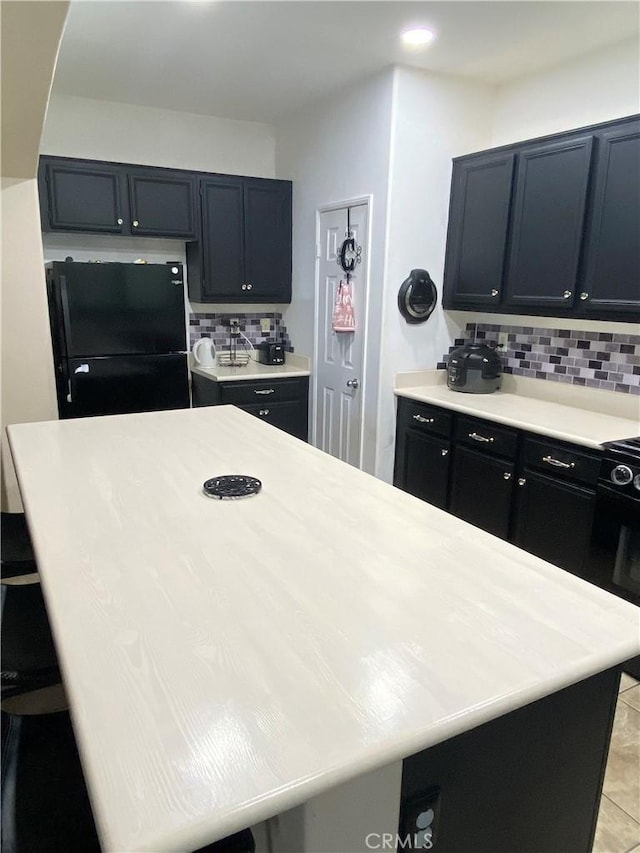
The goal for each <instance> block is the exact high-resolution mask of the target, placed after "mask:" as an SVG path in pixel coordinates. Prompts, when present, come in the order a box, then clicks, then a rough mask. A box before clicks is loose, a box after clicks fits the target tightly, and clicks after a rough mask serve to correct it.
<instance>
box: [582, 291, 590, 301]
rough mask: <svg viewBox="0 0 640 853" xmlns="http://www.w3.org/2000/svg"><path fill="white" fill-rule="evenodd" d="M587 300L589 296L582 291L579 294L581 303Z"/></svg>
mask: <svg viewBox="0 0 640 853" xmlns="http://www.w3.org/2000/svg"><path fill="white" fill-rule="evenodd" d="M588 298H589V294H588V293H587V292H586V291H584V290H583V291H582V293H581V294H580V299H582V301H583V302H584V301H585V300H587V299H588Z"/></svg>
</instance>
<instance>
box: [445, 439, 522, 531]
mask: <svg viewBox="0 0 640 853" xmlns="http://www.w3.org/2000/svg"><path fill="white" fill-rule="evenodd" d="M513 473H514V464H513V463H512V462H505V461H503V460H501V459H496V458H495V457H492V456H488V455H484V454H482V453H478V452H476V451H475V450H467V448H466V447H456V450H455V459H454V465H453V480H452V484H451V505H450V510H451V512H452V513H453V514H454V515H457V516H458V518H462V519H464V520H465V521H468V522H470V523H471V524H475V526H476V527H481V528H482V529H483V530H487V531H488V532H489V533H493V534H494V535H495V536H500V538H502V539H506V538H507V536H508V534H509V520H510V517H511V498H512V495H513Z"/></svg>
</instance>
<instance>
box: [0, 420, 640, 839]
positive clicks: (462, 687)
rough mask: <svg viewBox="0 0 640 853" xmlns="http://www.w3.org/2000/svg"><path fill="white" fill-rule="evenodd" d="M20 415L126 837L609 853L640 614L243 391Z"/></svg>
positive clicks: (75, 692) (34, 522) (81, 716)
mask: <svg viewBox="0 0 640 853" xmlns="http://www.w3.org/2000/svg"><path fill="white" fill-rule="evenodd" d="M8 432H9V440H10V445H11V451H12V454H13V458H14V461H15V465H16V470H17V474H18V479H19V483H20V489H21V493H22V497H23V501H24V504H25V510H26V513H27V518H28V521H29V526H30V530H31V533H32V537H33V541H34V548H35V552H36V556H37V561H38V566H39V570H40V573H41V577H42V583H43V587H44V592H45V597H46V601H47V607H48V610H49V614H50V619H51V624H52V628H53V632H54V636H55V639H56V645H57V648H58V653H59V657H60V661H61V665H62V670H63V673H64V678H65V685H66V689H67V693H68V696H69V702H70V708H71V713H72V719H73V724H74V730H75V733H76V737H77V740H78V746H79V750H80V755H81V758H82V762H83V768H84V772H85V776H86V779H87V784H88V788H89V792H90V796H91V801H92V806H93V810H94V815H95V818H96V824H97V827H98V831H99V834H100V837H101V841H102V844H103V848H104V850H105V851H127V853H136V851H155V853H162V851H184V850H195V849H197V848H199V847H202V846H204V845H205V844H207V843H209V842H211V841H214V840H216V839H218V838H222V837H224V836H226V835H228V834H230V833H232V832H234V831H236V830H237V829H239V828H242V827H245V826H249V825H255V824H257V823H259V822H260V821H263V820H265V819H267V818H271V817H273V816H275V815H279V816H280V817H279V818H278V821H277V822H275V823H273V824H272V825H271V826H270V842H269V844H270V847H271V849H272V850H274V851H285V850H290V851H297V853H303V851H307V850H317V851H321V850H322V851H328V850H331V851H341V853H347V851H354V853H355V851H360V850H362V851H365V850H368V849H387V850H388V849H393V848H390V847H389V846H388V845H387V846H386V847H383V846H381V845H382V844H383V843H384V839H383V835H384V833H385V832H388V833H392V834H393V833H396V832H398V831H399V822H402V827H403V828H404V829H405V830H406V829H407V828H409V827H412V826H414V825H415V826H416V827H417V828H418V829H420V830H421V831H422V832H423V833H424V832H427V833H428V832H431V835H424V834H423V835H422V836H421V837H420V839H419V840H420V845H418V846H424V847H425V848H427V849H428V848H429V846H430V845H431V847H432V848H433V849H435V850H447V851H451V850H453V849H457V850H458V851H461V848H460V845H459V842H458V841H455V840H454V841H451V839H456V838H457V839H459V838H460V837H465V838H467V839H469V838H474V839H475V843H474V845H473V848H469V849H474V851H480V850H485V849H486V850H492V851H495V852H497V851H499V850H510V851H514V850H519V851H520V850H525V849H526V850H537V851H540V850H544V851H545V853H550V851H551V850H552V849H553V850H557V851H558V853H560V851H562V853H568V851H569V849H571V850H576V851H578V850H581V851H586V850H587V849H588V845H589V843H590V839H592V836H593V824H594V823H595V813H596V812H597V800H598V797H599V794H600V787H601V783H602V773H603V769H604V761H605V758H606V748H607V743H608V738H609V734H610V727H611V722H612V715H613V707H614V704H615V693H616V688H617V672H616V667H617V665H618V664H619V663H620V662H621V661H623V660H625V659H627V658H630V657H632V656H633V655H635V654H637V653H638V651H640V638H639V627H640V622H639V611H638V609H637V608H635V607H634V606H633V605H630V604H628V603H626V602H624V601H621V600H619V599H616V598H614V597H612V596H610V595H608V594H607V593H604V592H602V591H601V590H599V589H596V588H595V587H593V586H591V585H589V584H587V583H585V582H583V581H581V580H579V579H577V578H575V577H573V576H571V575H569V574H567V573H565V572H563V571H561V570H559V569H557V568H555V567H553V566H551V565H549V564H547V563H545V562H543V561H541V560H539V559H538V558H536V557H533V556H531V555H529V554H527V553H525V552H524V551H521V550H518V549H517V548H515V547H513V546H511V545H509V544H508V543H505V542H501V541H497V540H496V539H495V538H494V537H492V536H490V535H489V534H486V533H484V532H483V531H480V530H477V529H475V528H473V527H471V526H470V525H468V524H466V523H465V522H462V521H460V520H459V519H456V518H454V517H452V516H449V515H447V514H446V513H444V512H441V511H440V510H438V509H435V508H433V507H431V506H429V505H427V504H425V503H423V502H422V501H420V500H418V499H416V498H413V497H412V496H410V495H407V494H404V493H403V492H401V491H399V490H397V489H394V488H393V487H391V486H389V485H388V484H386V483H384V482H382V481H379V480H376V479H375V478H373V477H371V476H369V475H367V474H364V473H363V472H361V471H358V470H357V469H355V468H352V467H350V466H348V465H346V464H344V463H342V462H340V461H338V460H336V459H333V458H332V457H330V456H328V455H326V454H324V453H322V452H321V451H319V450H317V449H315V448H313V447H310V446H309V445H307V444H305V443H304V442H302V441H298V440H296V439H294V438H292V437H291V436H289V435H287V434H285V433H284V432H282V431H280V430H277V429H275V428H273V427H271V426H269V425H267V424H265V423H261V422H260V421H259V420H258V419H256V418H253V417H251V416H250V415H248V414H247V413H244V412H241V411H239V410H238V409H236V408H233V407H229V406H219V407H209V408H207V407H204V408H200V409H191V410H182V411H171V412H154V413H147V414H139V415H124V416H113V417H103V418H86V419H82V420H75V421H74V420H69V421H61V422H49V423H35V424H21V425H17V426H11V427H9V430H8ZM227 473H234V474H237V473H243V474H248V475H251V476H254V477H258V478H259V479H260V480H261V481H262V483H263V489H262V491H261V492H260V494H258V495H257V496H255V497H252V498H248V499H246V500H236V501H216V500H212V499H210V498H207V497H206V496H205V495H204V494H203V491H202V484H203V482H204V481H205V480H206V479H208V478H210V477H213V476H215V475H219V474H227ZM585 708H586V709H588V712H587V713H585ZM452 745H453V749H452V748H451V746H452ZM405 759H406V760H405ZM461 762H462V763H461ZM433 768H437V769H438V774H439V775H437V776H436V777H435V778H433V777H432V776H430V775H429V774H430V773H432V772H433ZM567 773H569V775H567ZM465 785H467V788H466V790H465ZM456 786H457V787H456ZM469 786H470V787H469ZM500 789H501V790H502V792H503V793H502V794H500V793H499V790H500ZM440 792H441V795H440ZM487 794H488V795H489V797H490V802H491V803H493V804H494V806H495V809H494V811H493V812H491V813H487V810H486V809H485V807H484V800H483V796H486V795H487ZM477 805H479V806H480V807H481V809H483V814H484V822H483V823H482V825H480V824H479V823H478V822H477V815H476V812H474V808H475V807H476V806H477ZM318 816H320V818H319V817H318ZM425 827H426V829H425ZM578 830H579V831H578ZM460 832H462V833H466V835H463V836H461V835H460ZM518 832H519V833H520V835H518ZM456 833H458V834H457V835H456ZM514 833H515V835H514ZM418 835H419V833H418ZM447 838H449V839H450V840H449V841H447ZM568 838H570V839H572V841H573V846H567V839H568ZM520 842H522V843H521V844H520ZM456 845H457V846H456ZM505 845H506V846H505ZM527 845H528V846H527Z"/></svg>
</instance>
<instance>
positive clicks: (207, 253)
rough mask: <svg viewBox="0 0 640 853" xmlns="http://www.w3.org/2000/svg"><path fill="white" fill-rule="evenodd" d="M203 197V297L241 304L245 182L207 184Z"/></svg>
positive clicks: (225, 180)
mask: <svg viewBox="0 0 640 853" xmlns="http://www.w3.org/2000/svg"><path fill="white" fill-rule="evenodd" d="M201 194H202V243H201V245H200V247H199V250H200V251H201V253H202V265H201V268H200V269H201V275H202V282H201V288H202V293H201V297H202V298H203V301H207V300H211V301H215V300H217V301H222V302H224V301H225V300H226V301H233V302H238V301H240V298H241V295H242V294H243V291H242V284H243V283H244V262H243V257H244V234H243V209H242V208H243V201H242V179H241V178H225V177H216V178H211V179H206V180H203V181H202V184H201ZM190 292H191V287H190ZM192 298H193V297H192Z"/></svg>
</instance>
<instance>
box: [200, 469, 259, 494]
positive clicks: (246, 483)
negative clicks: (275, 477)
mask: <svg viewBox="0 0 640 853" xmlns="http://www.w3.org/2000/svg"><path fill="white" fill-rule="evenodd" d="M261 488H262V483H261V482H260V480H257V479H256V478H255V477H247V476H246V475H245V474H224V475H223V476H221V477H212V478H211V479H210V480H205V482H204V484H203V486H202V490H203V491H204V493H205V495H206V496H207V497H208V498H216V499H217V500H236V499H237V498H248V497H251V496H252V495H257V494H258V492H259V491H260V489H261Z"/></svg>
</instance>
